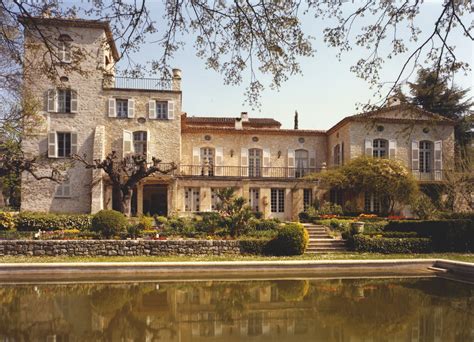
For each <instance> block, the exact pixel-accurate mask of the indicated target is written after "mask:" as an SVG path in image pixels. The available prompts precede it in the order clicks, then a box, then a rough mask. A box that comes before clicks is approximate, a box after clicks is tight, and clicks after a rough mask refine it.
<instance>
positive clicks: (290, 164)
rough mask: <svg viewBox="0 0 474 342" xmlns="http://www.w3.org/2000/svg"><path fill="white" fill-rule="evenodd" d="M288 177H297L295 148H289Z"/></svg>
mask: <svg viewBox="0 0 474 342" xmlns="http://www.w3.org/2000/svg"><path fill="white" fill-rule="evenodd" d="M288 177H295V150H293V149H288Z"/></svg>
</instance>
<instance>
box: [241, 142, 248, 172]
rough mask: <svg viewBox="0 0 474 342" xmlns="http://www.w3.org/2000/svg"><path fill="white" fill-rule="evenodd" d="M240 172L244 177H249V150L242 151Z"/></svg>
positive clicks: (243, 149)
mask: <svg viewBox="0 0 474 342" xmlns="http://www.w3.org/2000/svg"><path fill="white" fill-rule="evenodd" d="M240 172H241V174H240V176H242V177H248V175H249V150H248V149H247V148H244V147H242V148H241V149H240Z"/></svg>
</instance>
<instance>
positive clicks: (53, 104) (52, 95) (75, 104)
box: [47, 89, 79, 113]
mask: <svg viewBox="0 0 474 342" xmlns="http://www.w3.org/2000/svg"><path fill="white" fill-rule="evenodd" d="M78 108H79V100H78V96H77V91H75V90H71V113H77V111H78ZM47 110H48V112H52V113H56V112H57V111H58V90H57V89H50V90H48V108H47Z"/></svg>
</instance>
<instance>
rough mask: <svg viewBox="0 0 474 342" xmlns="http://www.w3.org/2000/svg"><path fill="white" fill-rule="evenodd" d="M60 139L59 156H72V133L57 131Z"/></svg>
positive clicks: (58, 139)
mask: <svg viewBox="0 0 474 342" xmlns="http://www.w3.org/2000/svg"><path fill="white" fill-rule="evenodd" d="M56 134H57V141H58V145H57V146H58V157H70V156H71V133H60V132H58V133H56Z"/></svg>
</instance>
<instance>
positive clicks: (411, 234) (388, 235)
mask: <svg viewBox="0 0 474 342" xmlns="http://www.w3.org/2000/svg"><path fill="white" fill-rule="evenodd" d="M364 235H367V236H375V237H385V238H416V237H418V234H417V233H416V232H377V233H367V232H364Z"/></svg>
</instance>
